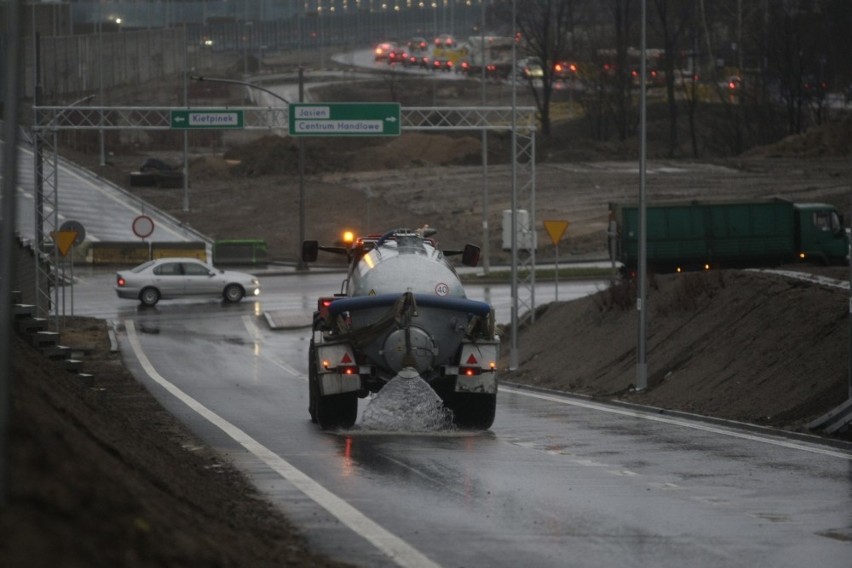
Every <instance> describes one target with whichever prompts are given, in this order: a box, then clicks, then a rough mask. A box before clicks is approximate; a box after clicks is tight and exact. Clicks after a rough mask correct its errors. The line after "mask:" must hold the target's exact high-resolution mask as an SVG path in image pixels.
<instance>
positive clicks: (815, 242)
mask: <svg viewBox="0 0 852 568" xmlns="http://www.w3.org/2000/svg"><path fill="white" fill-rule="evenodd" d="M795 210H796V231H797V234H798V243H797V244H798V248H799V258H800V259H801V260H811V261H817V262H821V263H823V264H832V263H839V262H842V261H843V260H844V259H846V257H847V255H848V251H849V241H848V239H847V236H846V231H845V229H844V228H843V217H842V216H841V215H840V214H839V213H838V212H837V209H835V208H834V207H833V206H832V205H828V204H825V203H796V204H795Z"/></svg>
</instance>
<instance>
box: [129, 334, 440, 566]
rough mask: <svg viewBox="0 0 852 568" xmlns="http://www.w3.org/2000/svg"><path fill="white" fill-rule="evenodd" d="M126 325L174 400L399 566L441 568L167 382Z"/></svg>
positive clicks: (132, 341) (152, 374)
mask: <svg viewBox="0 0 852 568" xmlns="http://www.w3.org/2000/svg"><path fill="white" fill-rule="evenodd" d="M124 325H125V329H126V330H127V339H128V341H129V342H130V346H131V348H132V349H133V353H134V354H135V355H136V358H137V359H138V360H139V363H140V364H141V365H142V368H143V369H144V370H145V372H146V373H148V376H149V377H151V379H152V380H153V381H154V382H156V383H157V384H159V385H160V386H161V387H163V388H164V389H166V390H167V391H168V392H169V393H170V394H171V395H172V396H174V397H175V398H177V399H178V400H180V401H181V402H183V403H184V404H185V405H186V406H188V407H189V408H190V409H192V410H193V411H194V412H196V413H197V414H198V415H199V416H202V417H203V418H205V419H206V420H207V421H209V422H210V423H211V424H213V425H214V426H216V427H217V428H219V429H220V430H222V432H224V433H225V434H227V435H228V436H230V437H231V438H232V439H233V440H234V441H236V442H237V443H238V444H240V445H241V446H242V447H243V448H245V449H246V450H248V451H249V452H251V453H252V454H253V455H255V456H256V457H257V458H258V459H260V460H261V461H262V462H263V463H265V464H266V465H268V466H269V467H270V468H272V469H273V470H274V471H275V472H276V473H277V474H278V475H280V476H281V477H283V478H284V479H286V480H287V481H289V482H290V483H292V484H293V486H294V487H296V488H297V489H298V490H299V491H301V492H302V493H304V494H305V495H306V496H307V497H308V498H310V499H311V500H313V501H314V502H315V503H316V504H317V505H319V506H320V507H322V508H323V509H325V510H326V511H328V512H329V513H331V514H332V515H333V516H334V517H335V518H337V519H338V520H339V521H340V522H341V523H343V524H344V525H346V526H347V527H349V528H350V529H351V530H352V531H354V532H355V533H356V534H358V535H360V536H362V537H363V538H364V539H366V540H367V541H368V542H369V543H370V544H372V545H373V546H375V547H376V548H377V549H379V550H381V551H382V552H383V553H384V554H385V555H387V556H388V558H390V559H391V560H392V561H393V562H394V563H396V564H397V565H398V566H403V567H412V568H439V565H438V564H436V563H434V562H432V561H431V560H430V559H429V558H427V557H426V556H425V555H424V554H423V553H422V552H420V551H419V550H417V549H416V548H414V547H413V546H411V545H409V544H408V543H407V542H405V541H404V540H402V539H401V538H399V537H397V536H396V535H394V534H392V533H390V532H388V531H387V530H385V529H384V528H382V527H381V526H380V525H379V524H378V523H376V522H374V521H373V520H372V519H370V518H369V517H367V516H366V515H364V514H363V513H361V512H360V511H359V510H358V509H356V508H355V507H353V506H352V505H350V504H349V503H347V502H346V501H344V500H343V499H341V498H340V497H338V496H337V495H335V494H334V493H332V492H331V491H329V490H328V489H326V488H325V487H323V486H322V485H320V484H319V483H317V482H316V481H314V480H313V479H311V478H310V477H308V476H307V475H305V474H304V473H302V472H301V471H300V470H298V469H296V468H295V467H294V466H293V465H292V464H290V463H289V462H288V461H286V460H285V459H284V458H282V457H281V456H279V455H277V454H276V453H274V452H273V451H272V450H270V449H269V448H267V447H266V446H264V445H263V444H261V443H260V442H258V441H257V440H255V439H254V438H252V437H251V436H249V435H248V434H246V433H245V432H243V431H242V430H241V429H239V428H237V427H236V426H234V425H233V424H231V423H230V422H228V421H227V420H225V419H224V418H222V417H221V416H219V415H218V414H216V413H215V412H213V411H212V410H210V409H209V408H207V407H206V406H204V405H203V404H201V403H200V402H198V401H197V400H195V399H194V398H192V397H191V396H189V395H188V394H186V393H185V392H183V391H182V390H181V389H180V388H178V387H177V386H176V385H174V384H172V383H171V382H169V381H168V380H166V379H165V378H164V377H163V376H161V375H160V374H159V373H158V372H157V370H156V369H154V366H153V365H152V364H151V361H149V360H148V357H147V356H146V355H145V352H144V351H143V350H142V345H141V344H140V343H139V337H138V336H137V335H136V327H135V325H134V324H133V320H125V321H124Z"/></svg>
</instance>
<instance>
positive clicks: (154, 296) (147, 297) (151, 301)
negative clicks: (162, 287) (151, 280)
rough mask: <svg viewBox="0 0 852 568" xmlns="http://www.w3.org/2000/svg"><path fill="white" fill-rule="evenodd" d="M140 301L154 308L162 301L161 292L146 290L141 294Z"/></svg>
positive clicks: (152, 289) (151, 289)
mask: <svg viewBox="0 0 852 568" xmlns="http://www.w3.org/2000/svg"><path fill="white" fill-rule="evenodd" d="M139 301H140V302H142V303H143V304H145V305H146V306H154V305H156V304H157V302H159V301H160V291H159V290H157V289H156V288H145V289H143V290H142V291H141V292H139Z"/></svg>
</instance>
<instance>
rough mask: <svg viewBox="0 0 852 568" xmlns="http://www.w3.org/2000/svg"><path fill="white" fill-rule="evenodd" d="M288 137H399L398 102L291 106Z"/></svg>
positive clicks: (292, 104)
mask: <svg viewBox="0 0 852 568" xmlns="http://www.w3.org/2000/svg"><path fill="white" fill-rule="evenodd" d="M289 112H290V116H289V118H290V136H399V120H400V107H399V103H291V104H290V107H289Z"/></svg>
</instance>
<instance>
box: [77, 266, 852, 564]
mask: <svg viewBox="0 0 852 568" xmlns="http://www.w3.org/2000/svg"><path fill="white" fill-rule="evenodd" d="M78 274H79V275H80V280H79V281H78V283H77V285H76V286H75V307H76V312H75V313H76V314H77V315H96V316H98V317H103V318H106V319H108V320H110V321H112V322H115V325H116V326H117V329H118V333H117V335H118V339H119V344H120V346H121V349H122V352H123V354H124V356H125V359H126V361H127V364H128V366H129V367H130V368H131V369H132V370H133V371H134V373H135V374H136V375H137V376H138V377H139V378H140V380H142V381H143V382H145V383H146V384H148V385H149V387H150V389H151V390H152V392H154V393H155V394H156V395H157V396H158V397H159V398H160V399H161V400H162V401H163V403H164V404H165V405H166V406H167V407H168V408H169V409H170V410H171V411H172V412H173V413H175V414H176V415H177V416H178V417H180V418H181V419H182V420H184V421H185V422H186V423H187V424H189V425H190V427H192V428H193V429H194V430H195V431H196V432H197V433H199V434H200V435H201V436H202V438H203V439H204V440H205V441H207V442H208V443H209V444H211V445H212V446H214V447H216V448H217V449H219V450H220V451H222V452H223V453H224V454H225V455H226V456H227V457H228V458H229V459H231V460H233V461H234V462H235V463H236V464H237V465H238V466H239V467H241V468H242V469H243V470H244V471H246V472H247V473H248V474H249V475H250V477H251V479H252V480H253V481H254V482H255V483H256V484H257V485H258V486H259V487H260V488H261V489H262V490H263V491H264V492H266V494H267V495H269V498H270V499H271V500H273V501H274V502H275V503H277V504H278V505H280V506H281V507H282V509H283V510H284V511H285V512H286V513H287V514H288V515H289V516H290V517H291V518H292V519H293V520H294V521H295V522H297V523H298V525H299V526H300V527H301V528H302V529H303V531H304V532H305V534H306V535H307V537H308V538H309V540H310V541H311V542H312V544H313V545H314V546H316V547H317V549H319V550H321V551H323V552H325V553H328V554H330V555H332V556H334V557H336V558H339V559H341V560H346V561H350V562H354V563H355V564H358V565H362V566H447V567H456V566H458V567H460V566H513V567H514V566H518V565H522V564H523V565H527V566H536V567H538V566H679V567H680V566H708V567H709V566H714V567H715V566H743V567H754V566H791V567H792V566H803V565H812V566H820V567H831V566H838V567H840V566H843V567H847V566H849V565H850V564H849V559H850V558H852V452H849V451H844V450H842V449H837V448H831V447H826V446H822V445H818V444H816V443H811V442H809V441H802V440H795V439H789V438H785V437H781V436H776V435H772V434H771V433H765V432H755V431H746V430H742V429H737V428H735V427H733V426H720V425H713V424H709V423H703V422H698V421H689V420H685V419H681V418H675V417H670V416H664V415H660V414H655V413H644V412H640V411H635V410H631V409H625V408H618V407H613V406H605V405H601V404H597V403H592V402H589V401H585V400H582V399H574V398H566V397H560V396H552V395H547V394H541V393H535V392H530V391H519V390H515V389H511V388H508V387H505V386H503V387H501V391H500V394H499V396H498V407H497V418H496V420H495V423H494V426H493V427H492V428H491V430H489V431H488V432H484V433H483V432H443V433H435V432H433V433H423V434H395V433H388V432H369V431H365V430H363V429H359V428H358V427H357V424H356V428H355V429H353V430H351V431H348V432H339V433H326V432H322V431H320V430H319V429H318V428H317V427H316V426H315V425H313V424H311V422H310V420H309V417H308V412H307V406H308V400H307V381H306V372H307V363H306V358H307V347H308V341H309V334H310V331H309V328H307V327H299V326H300V325H301V322H305V323H306V322H307V321H308V320H307V319H302V318H306V317H307V314H309V313H310V311H311V310H312V309H313V305H314V301H315V300H314V298H315V296H316V295H317V294H318V293H325V292H333V291H336V289H337V287H339V284H340V280H341V279H342V276H341V275H339V274H306V275H299V276H271V275H269V276H262V277H261V281H262V284H263V288H264V292H263V294H262V296H261V298H260V299H259V300H258V301H255V302H243V303H241V304H239V305H227V306H223V305H221V304H220V303H219V302H217V301H215V300H211V301H175V302H162V303H161V304H159V305H158V306H157V308H156V309H139V308H138V307H137V306H136V304H135V302H132V301H127V300H118V299H117V298H115V296H114V293H113V292H112V279H113V276H112V274H111V273H109V272H103V271H100V272H92V271H85V270H80V271H78ZM563 286H564V287H563V288H561V289H560V299H568V297H569V294H571V293H572V289H573V293H580V294H583V293H588V292H589V291H593V289H594V288H593V287H592V288H591V289H588V285H586V287H582V286H581V287H579V288H577V287H576V285H573V284H569V285H565V284H563ZM544 288H546V287H543V288H542V291H541V292H539V293H537V297H539V301H540V302H544V301H547V298H546V294H545V292H544ZM550 288H551V289H552V284H551V285H550ZM479 293H482V292H481V291H477V290H476V289H474V288H471V290H470V295H471V296H472V297H479V296H478V294H479ZM491 294H492V301H494V302H495V304H496V305H497V306H498V319H500V320H501V321H505V318H504V317H501V316H500V308H499V305H500V302H501V301H502V300H501V299H500V296H501V294H502V295H503V296H505V295H506V294H505V292H500V291H499V290H498V291H495V290H493V289H492V291H491ZM268 312H276V313H278V314H281V317H282V318H283V319H284V320H287V321H288V322H289V323H290V324H291V326H288V327H290V328H289V329H283V328H282V329H277V330H273V329H270V328H269V326H268V325H267V319H266V318H265V317H264V314H265V313H268ZM362 410H363V405H362V406H361V409H360V410H359V413H360V411H362Z"/></svg>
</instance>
